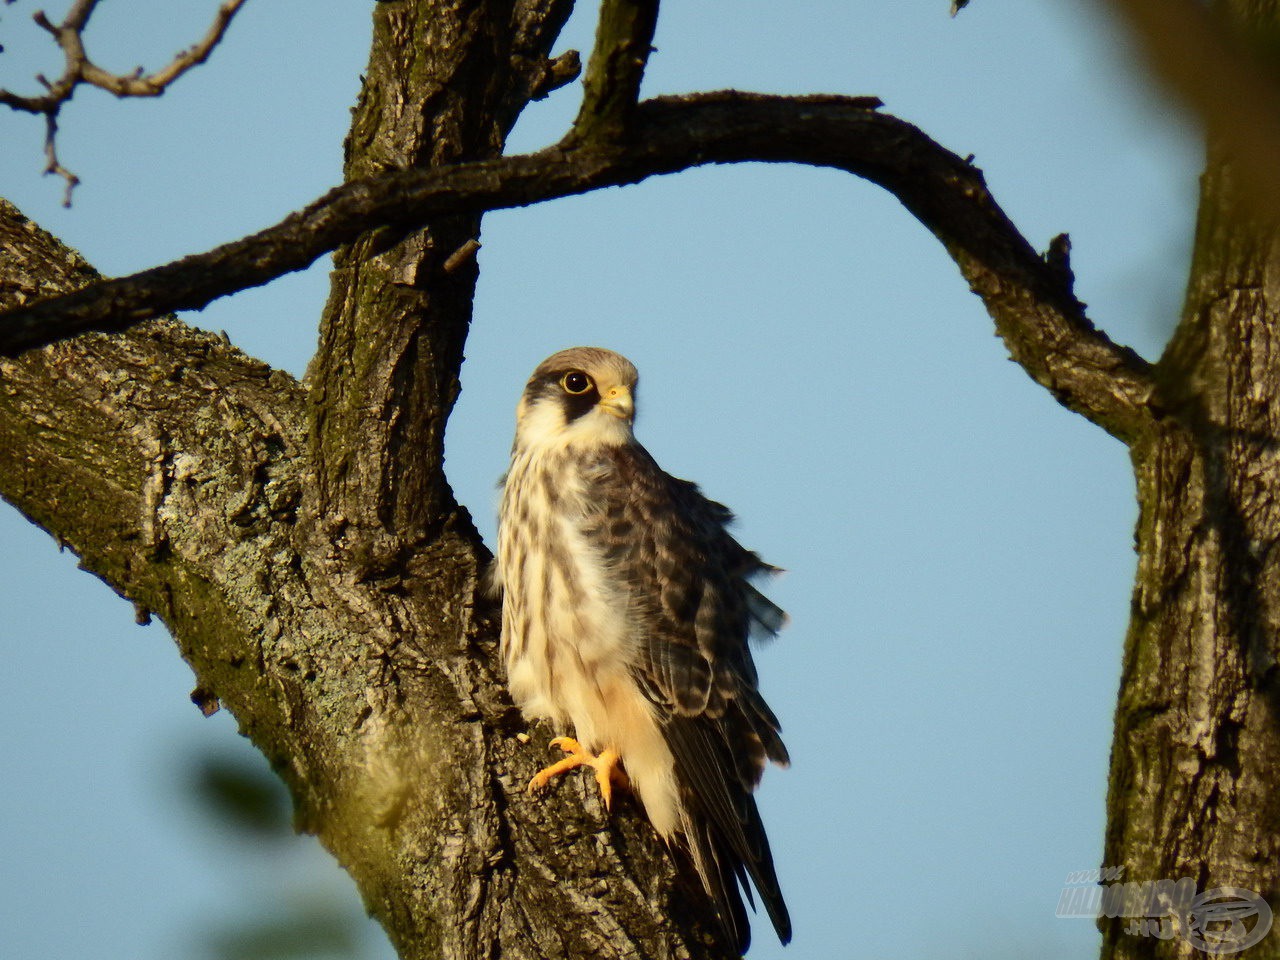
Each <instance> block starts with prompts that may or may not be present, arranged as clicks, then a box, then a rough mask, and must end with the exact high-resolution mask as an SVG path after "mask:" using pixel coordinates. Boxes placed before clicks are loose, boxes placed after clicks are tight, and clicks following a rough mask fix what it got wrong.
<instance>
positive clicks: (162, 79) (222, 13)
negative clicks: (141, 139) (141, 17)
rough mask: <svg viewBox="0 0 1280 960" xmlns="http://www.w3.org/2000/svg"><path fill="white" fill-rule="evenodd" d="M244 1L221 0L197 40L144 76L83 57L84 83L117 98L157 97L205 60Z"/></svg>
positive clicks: (219, 41) (220, 39)
mask: <svg viewBox="0 0 1280 960" xmlns="http://www.w3.org/2000/svg"><path fill="white" fill-rule="evenodd" d="M244 4H245V0H227V2H226V3H223V4H222V6H220V7H219V8H218V13H217V15H216V16H215V17H214V20H213V23H212V24H211V25H210V26H209V29H208V31H207V32H206V33H205V35H204V37H203V38H201V40H200V42H199V43H197V44H196V45H195V46H193V47H189V48H188V49H186V50H184V51H182V52H181V53H179V54H178V55H177V56H176V57H174V58H173V60H172V61H170V62H169V64H168V66H165V67H163V68H162V69H160V70H157V71H156V72H155V73H150V74H146V75H145V76H138V75H135V74H127V75H120V74H114V73H108V72H107V71H105V70H103V69H101V68H100V67H98V66H97V65H95V64H93V63H92V62H89V61H87V60H86V62H85V66H84V73H83V76H84V79H85V82H86V83H91V84H93V85H94V86H95V87H101V88H102V89H103V90H106V91H108V92H110V93H114V94H115V95H116V96H117V97H158V96H159V95H160V94H162V93H164V92H165V90H166V89H168V87H169V85H170V84H172V83H173V82H174V81H175V80H177V79H178V78H179V77H180V76H182V75H183V74H184V73H186V72H187V71H188V70H190V69H191V68H192V67H196V66H199V65H200V64H202V63H204V62H205V61H206V60H208V59H209V54H211V53H212V52H213V48H214V47H216V46H217V45H218V44H219V43H221V42H222V38H223V36H224V35H225V34H226V32H227V27H229V26H230V25H231V20H232V19H233V18H234V17H235V15H236V14H237V13H238V12H239V10H240V8H241V7H242V6H244Z"/></svg>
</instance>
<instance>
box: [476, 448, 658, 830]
mask: <svg viewBox="0 0 1280 960" xmlns="http://www.w3.org/2000/svg"><path fill="white" fill-rule="evenodd" d="M596 469H598V465H597V464H594V463H593V462H592V461H591V460H590V458H581V457H578V456H575V455H574V454H572V453H566V452H558V453H543V454H541V455H537V454H534V453H529V454H521V453H517V455H516V456H515V457H514V458H513V460H512V464H511V470H510V471H509V472H508V474H507V479H506V483H505V485H504V488H503V498H502V507H501V510H500V513H499V519H500V532H499V536H498V557H497V563H498V577H499V579H500V581H501V584H502V590H503V601H502V650H503V655H504V658H505V660H506V668H507V685H508V687H509V689H510V691H511V695H512V698H513V699H514V700H515V701H516V704H517V705H518V706H519V707H520V708H521V710H522V712H523V713H524V715H525V716H526V717H528V718H530V719H536V718H547V719H549V720H551V721H552V723H553V724H555V725H556V726H558V727H561V728H563V727H565V726H567V725H572V727H573V730H574V735H575V736H576V737H577V739H578V740H579V742H581V743H582V745H583V746H584V747H586V748H587V749H588V750H590V751H592V752H598V751H600V750H603V749H605V748H612V749H615V750H617V751H618V752H619V754H621V756H622V758H623V762H624V764H625V765H626V767H627V772H628V774H629V775H630V777H631V779H632V784H633V787H634V788H635V790H636V792H637V794H638V795H639V796H640V799H641V801H642V802H643V803H644V805H645V808H646V811H647V813H648V814H649V818H650V820H651V821H652V822H653V825H654V827H656V828H657V830H658V832H659V833H660V834H662V835H663V836H669V835H670V834H671V832H672V831H673V830H674V829H675V828H676V820H677V818H678V816H679V813H678V803H677V800H676V795H675V786H674V781H673V779H672V769H673V761H672V758H671V754H670V750H669V748H668V747H667V745H666V741H665V739H664V737H663V735H662V731H661V729H660V727H659V725H658V722H657V719H656V717H655V715H654V710H653V705H652V704H651V703H650V702H649V700H648V699H647V698H646V697H645V696H644V694H643V693H642V692H641V690H640V688H639V686H638V685H637V683H636V681H635V677H634V673H633V669H632V667H633V663H634V660H635V656H636V652H635V637H634V631H635V625H634V623H633V622H632V618H631V616H630V603H631V600H630V594H629V589H628V587H627V585H626V583H625V581H624V579H623V577H622V575H621V574H620V572H619V571H618V570H617V569H616V567H615V566H613V565H611V564H609V563H606V562H605V559H604V558H603V556H602V555H601V552H600V550H599V548H597V547H596V546H595V545H594V544H593V543H592V542H591V541H590V540H589V538H588V537H587V536H586V535H585V533H584V528H585V527H586V526H587V525H588V523H589V521H590V514H591V512H592V509H593V506H592V502H591V499H590V498H591V491H590V489H589V488H590V477H591V473H592V472H593V470H596Z"/></svg>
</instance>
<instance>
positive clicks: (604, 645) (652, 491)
mask: <svg viewBox="0 0 1280 960" xmlns="http://www.w3.org/2000/svg"><path fill="white" fill-rule="evenodd" d="M636 380H637V374H636V369H635V367H634V366H632V364H631V363H630V361H628V360H627V359H626V358H625V357H622V356H620V355H619V354H616V353H613V352H612V351H610V350H603V349H600V348H597V347H575V348H573V349H570V350H564V351H561V352H560V353H557V354H554V355H553V356H551V357H548V358H547V359H546V360H545V361H543V362H542V364H541V365H539V367H538V368H537V369H536V370H534V372H533V376H532V377H530V378H529V382H528V384H527V385H526V386H525V388H524V395H523V396H522V397H521V399H520V403H519V406H518V407H517V410H516V437H515V443H514V445H513V447H512V451H511V465H510V469H509V470H508V472H507V474H506V477H505V478H504V480H503V495H502V507H501V511H500V515H499V528H500V529H499V535H498V553H497V558H496V560H495V563H494V566H493V576H494V580H495V584H494V585H495V587H497V588H498V589H499V590H500V591H501V593H502V597H503V605H502V650H503V655H504V657H505V660H506V668H507V682H508V685H509V687H510V690H511V695H512V698H513V699H514V700H515V701H516V703H517V704H518V705H519V706H520V707H521V709H522V711H523V713H524V715H525V716H526V717H528V718H530V719H535V718H546V719H548V720H550V721H551V723H552V724H553V725H554V726H555V727H556V728H558V729H559V730H561V731H567V730H568V729H569V728H572V730H573V737H568V736H562V737H557V738H556V740H554V741H553V743H554V744H555V745H556V746H558V747H560V748H561V749H562V750H563V751H564V752H565V753H566V754H567V756H566V757H565V758H564V759H562V760H561V761H559V762H558V763H555V764H552V765H551V766H549V767H547V768H546V769H544V770H542V771H541V772H540V773H539V774H538V775H537V776H535V777H534V778H533V781H532V782H531V783H530V785H529V787H530V790H537V789H540V788H541V787H544V786H545V785H546V784H547V783H548V781H549V780H550V778H551V777H553V776H555V775H557V774H560V773H563V772H565V771H567V770H571V769H573V768H575V767H578V766H590V767H592V768H593V769H594V770H595V776H596V780H597V782H598V783H599V785H600V789H601V792H602V794H603V798H604V801H605V804H606V806H608V805H609V804H610V801H611V797H612V791H613V787H614V786H615V784H618V785H626V786H628V787H629V789H630V790H631V792H632V793H633V794H634V796H636V797H637V798H638V799H639V801H640V803H641V804H642V805H643V807H644V810H645V813H646V814H647V815H648V818H649V820H650V822H651V823H652V824H653V826H654V828H655V829H656V830H657V832H658V834H659V835H660V836H662V837H663V838H664V840H666V841H667V842H668V843H669V844H670V843H673V842H675V843H679V844H681V845H682V846H683V847H684V848H685V849H686V850H687V851H688V854H689V856H690V859H691V860H692V861H693V865H694V867H695V869H696V870H697V872H698V875H699V877H700V878H701V881H702V884H703V886H704V887H705V888H706V890H707V893H708V894H709V895H710V897H711V899H712V901H713V902H714V904H715V907H716V913H717V917H718V921H719V923H720V926H721V928H722V930H723V932H724V933H725V935H726V936H727V937H728V938H729V939H730V941H731V942H732V943H733V944H734V945H736V946H737V948H738V949H739V951H742V952H744V951H745V950H746V948H747V946H748V944H749V943H750V928H749V926H748V923H747V915H746V910H745V908H744V907H743V899H742V898H743V894H744V893H745V895H746V897H747V899H748V900H749V901H750V902H751V903H752V904H753V906H754V899H753V898H752V895H751V889H750V886H748V881H750V883H751V884H753V885H754V886H755V888H756V890H757V891H758V892H759V895H760V898H761V900H762V901H763V904H764V907H765V910H766V911H767V912H768V914H769V917H770V919H771V920H772V921H773V925H774V928H775V929H776V930H777V933H778V937H779V939H780V940H781V941H782V942H783V943H786V942H787V941H788V940H790V938H791V921H790V918H789V917H788V915H787V907H786V904H785V903H784V902H783V899H782V891H781V890H780V889H779V887H778V878H777V876H776V874H775V873H774V867H773V857H772V854H771V853H770V851H769V841H768V839H767V838H766V836H765V832H764V825H763V823H762V822H761V819H760V813H759V811H758V810H757V808H756V803H755V799H754V797H753V796H752V792H753V791H754V790H755V788H756V786H757V785H758V784H759V782H760V777H761V774H762V773H763V771H764V767H765V763H766V760H772V761H774V762H775V763H778V764H781V765H784V766H785V765H786V764H787V762H788V758H787V750H786V748H785V747H784V746H783V744H782V740H781V738H780V737H779V724H778V720H777V718H776V717H775V716H774V715H773V712H772V711H771V710H770V709H769V707H768V705H766V704H765V702H764V699H763V698H762V697H761V696H760V692H759V690H758V689H757V686H756V684H757V680H756V668H755V664H754V663H753V661H752V657H751V651H750V649H749V647H748V645H747V641H748V638H749V637H766V636H771V635H772V634H774V633H776V632H777V630H778V629H779V628H780V627H781V626H782V623H783V621H784V620H785V615H784V614H783V612H782V611H781V610H779V609H778V607H776V606H775V605H774V604H773V603H771V602H770V601H769V600H768V599H766V598H765V597H764V595H763V594H761V593H760V592H759V591H758V590H757V589H756V588H755V587H754V586H753V585H752V583H751V580H752V578H754V577H757V576H759V575H762V574H767V573H770V572H772V571H774V570H775V569H776V568H774V567H771V566H769V565H768V564H766V563H764V562H763V561H762V560H761V559H760V558H759V557H758V556H756V555H755V554H754V553H752V552H751V551H749V550H747V549H745V548H744V547H742V546H741V545H740V544H739V543H738V542H737V541H736V540H735V539H734V538H733V537H732V536H730V535H729V533H728V532H727V531H726V526H727V525H728V524H729V522H730V521H731V520H732V519H733V515H732V514H731V513H730V512H729V510H728V509H726V508H725V507H724V506H722V505H721V504H719V503H716V502H714V501H712V500H708V499H707V498H706V497H704V496H703V495H702V493H701V492H700V491H699V490H698V488H697V487H696V486H695V485H694V484H692V483H689V482H688V481H685V480H677V479H676V478H675V477H672V476H670V475H668V474H667V473H665V472H663V470H662V468H661V467H659V466H658V464H657V463H656V462H655V461H654V459H653V457H651V456H650V455H649V453H648V451H646V450H645V448H644V447H642V446H641V445H640V444H639V443H638V442H637V441H636V439H635V437H634V436H633V434H632V422H633V420H634V415H635V388H636ZM740 888H741V889H740Z"/></svg>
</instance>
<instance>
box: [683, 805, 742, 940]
mask: <svg viewBox="0 0 1280 960" xmlns="http://www.w3.org/2000/svg"><path fill="white" fill-rule="evenodd" d="M685 838H686V840H687V841H688V844H689V854H690V855H691V856H692V858H693V865H694V867H695V868H696V869H697V871H698V876H699V877H700V878H701V880H702V886H703V887H704V888H705V889H706V891H707V893H708V894H709V895H710V896H711V900H712V902H713V903H714V904H715V908H716V920H717V921H718V922H719V925H720V930H721V932H722V933H723V934H724V936H725V939H726V940H728V941H729V942H730V943H732V944H734V945H735V946H736V948H737V951H738V953H746V952H747V948H748V947H750V946H751V923H750V921H749V920H748V919H747V910H746V907H744V906H743V904H742V893H741V891H740V889H739V885H740V884H745V882H746V879H747V878H746V876H745V874H744V873H743V871H742V869H741V867H740V866H739V867H738V868H737V869H736V870H731V871H728V872H726V870H725V867H726V866H727V864H726V863H725V862H724V860H723V859H722V858H721V856H720V855H719V853H718V852H717V850H716V841H715V837H714V836H713V835H712V831H711V828H710V825H709V824H708V823H706V822H703V823H701V824H694V823H686V825H685ZM750 895H751V893H750V891H749V890H748V891H747V896H750Z"/></svg>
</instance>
